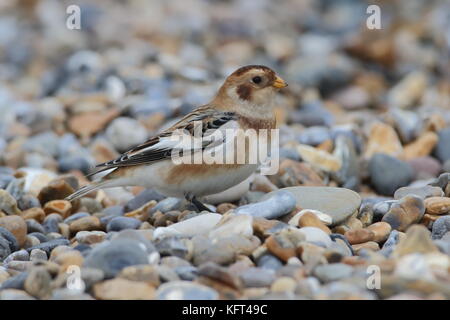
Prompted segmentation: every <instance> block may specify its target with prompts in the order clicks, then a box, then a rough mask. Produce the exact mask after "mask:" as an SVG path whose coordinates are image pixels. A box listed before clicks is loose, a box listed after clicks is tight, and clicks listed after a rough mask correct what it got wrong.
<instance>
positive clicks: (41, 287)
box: [24, 267, 52, 299]
mask: <svg viewBox="0 0 450 320" xmlns="http://www.w3.org/2000/svg"><path fill="white" fill-rule="evenodd" d="M51 280H52V278H51V276H50V274H49V273H48V271H47V269H46V268H45V267H35V268H32V269H31V270H30V271H29V273H28V276H27V278H26V280H25V283H24V288H25V291H26V292H28V293H29V294H30V295H32V296H34V297H36V298H39V299H46V298H48V297H49V296H50V293H51V288H50V282H51Z"/></svg>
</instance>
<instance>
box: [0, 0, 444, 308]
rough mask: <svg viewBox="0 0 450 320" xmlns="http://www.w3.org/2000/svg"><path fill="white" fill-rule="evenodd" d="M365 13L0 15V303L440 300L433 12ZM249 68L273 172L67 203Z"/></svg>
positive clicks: (21, 9)
mask: <svg viewBox="0 0 450 320" xmlns="http://www.w3.org/2000/svg"><path fill="white" fill-rule="evenodd" d="M370 4H371V3H368V2H366V1H351V0H342V1H328V0H320V1H309V0H286V1H282V2H281V1H280V2H278V1H269V0H248V1H237V0H229V1H206V0H183V1H162V0H153V1H145V0H133V1H100V0H98V1H87V0H86V1H82V0H70V1H66V0H64V1H57V0H29V1H19V0H11V1H2V2H1V3H0V300H136V299H138V300H253V299H256V300H272V299H276V300H279V299H283V300H341V299H344V300H385V299H389V300H447V299H450V3H449V2H448V1H445V0H442V1H439V0H436V1H420V0H408V1H407V0H395V1H378V2H377V4H378V5H379V7H380V8H381V29H379V30H371V29H369V28H368V27H367V25H366V20H367V18H368V17H369V14H368V13H367V12H366V9H367V7H368V6H369V5H370ZM70 5H77V6H79V8H80V10H81V29H79V30H72V29H70V28H68V27H67V25H66V19H67V17H68V16H69V15H68V14H67V12H66V8H67V7H68V6H70ZM248 64H258V65H266V66H269V67H270V68H272V69H273V70H276V72H277V74H279V75H281V76H282V77H283V79H285V80H286V81H287V82H288V83H289V87H287V88H286V89H283V90H282V91H280V93H279V95H278V96H277V106H276V109H275V112H276V117H277V128H278V129H279V158H280V159H279V169H278V171H277V173H276V174H273V175H263V174H261V173H260V172H255V173H254V174H253V175H252V176H250V177H249V178H248V179H247V180H245V181H244V182H242V183H240V184H239V185H237V186H235V187H233V188H231V189H228V190H226V191H224V192H221V193H219V194H213V195H209V196H206V197H205V199H204V200H203V202H204V203H205V204H206V205H207V206H208V208H210V209H211V212H207V211H202V212H198V210H196V208H195V207H194V206H193V205H192V204H190V203H188V202H187V201H185V200H184V199H179V198H174V197H166V196H165V195H163V194H161V193H159V192H158V191H156V190H154V189H144V188H142V187H126V188H110V189H102V190H98V191H95V192H92V193H90V194H88V195H86V196H84V197H82V198H81V199H77V200H75V201H72V202H69V201H67V200H64V199H65V198H66V197H67V196H69V195H70V194H72V193H73V192H74V191H75V190H77V189H78V188H80V187H82V186H85V185H86V184H88V183H89V181H90V180H89V178H87V177H86V175H87V174H89V173H90V172H91V170H92V168H93V167H94V166H95V165H96V164H97V163H101V162H105V161H109V160H111V159H114V158H117V157H118V156H119V155H120V154H121V153H123V152H125V151H127V150H129V149H130V148H132V147H134V146H136V145H138V144H141V143H143V142H145V141H146V140H147V139H148V138H150V137H152V136H153V135H155V134H156V133H158V132H160V131H162V130H163V129H165V128H168V127H170V126H171V125H172V124H174V123H175V122H176V121H178V120H179V119H181V118H182V117H183V116H184V115H186V114H187V113H188V112H190V111H192V110H193V109H194V108H196V107H198V106H201V105H203V104H206V103H207V102H209V101H210V100H211V99H212V98H213V96H214V94H215V92H216V91H217V89H218V88H219V86H220V85H221V84H222V82H223V81H224V79H225V78H226V77H227V76H228V75H229V74H230V73H231V72H233V71H234V70H236V69H237V68H239V67H241V66H244V65H248Z"/></svg>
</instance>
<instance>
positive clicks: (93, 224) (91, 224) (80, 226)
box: [69, 216, 102, 233]
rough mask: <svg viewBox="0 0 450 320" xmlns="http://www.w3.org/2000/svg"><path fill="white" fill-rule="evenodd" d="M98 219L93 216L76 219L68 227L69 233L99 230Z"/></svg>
mask: <svg viewBox="0 0 450 320" xmlns="http://www.w3.org/2000/svg"><path fill="white" fill-rule="evenodd" d="M101 228H102V226H101V223H100V219H99V218H97V217H95V216H89V217H84V218H80V219H77V220H75V221H73V222H72V223H71V224H70V225H69V229H70V232H72V233H77V232H78V231H92V230H99V229H101Z"/></svg>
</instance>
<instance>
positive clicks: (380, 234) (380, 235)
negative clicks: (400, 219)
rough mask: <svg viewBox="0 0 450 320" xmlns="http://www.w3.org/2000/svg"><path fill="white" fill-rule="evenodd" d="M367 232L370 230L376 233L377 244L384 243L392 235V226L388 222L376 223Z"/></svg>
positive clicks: (374, 238)
mask: <svg viewBox="0 0 450 320" xmlns="http://www.w3.org/2000/svg"><path fill="white" fill-rule="evenodd" d="M367 230H370V231H372V232H373V233H374V237H373V239H372V240H373V241H375V242H378V243H380V242H384V241H386V240H387V238H388V237H389V234H390V233H391V230H392V228H391V225H390V224H389V223H386V222H376V223H374V224H372V225H370V226H368V227H367Z"/></svg>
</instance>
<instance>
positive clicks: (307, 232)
mask: <svg viewBox="0 0 450 320" xmlns="http://www.w3.org/2000/svg"><path fill="white" fill-rule="evenodd" d="M300 232H301V233H302V234H303V235H304V236H305V240H306V241H308V242H311V243H315V244H318V245H321V246H323V247H325V248H327V247H329V246H330V245H331V239H330V236H329V235H328V234H327V233H326V232H324V231H323V230H321V229H319V228H315V227H303V228H301V229H300Z"/></svg>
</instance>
